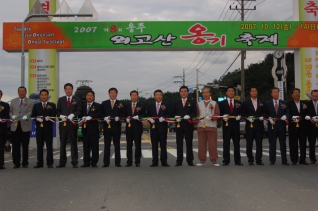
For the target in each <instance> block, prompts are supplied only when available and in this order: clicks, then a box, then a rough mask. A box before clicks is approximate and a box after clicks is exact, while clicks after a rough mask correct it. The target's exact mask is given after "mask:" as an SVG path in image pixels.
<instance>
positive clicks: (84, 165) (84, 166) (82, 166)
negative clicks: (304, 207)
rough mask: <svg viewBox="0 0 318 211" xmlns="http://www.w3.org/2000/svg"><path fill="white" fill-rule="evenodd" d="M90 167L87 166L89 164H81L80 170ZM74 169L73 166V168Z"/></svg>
mask: <svg viewBox="0 0 318 211" xmlns="http://www.w3.org/2000/svg"><path fill="white" fill-rule="evenodd" d="M90 166H91V165H89V164H83V165H81V168H86V167H90ZM73 167H74V166H73Z"/></svg>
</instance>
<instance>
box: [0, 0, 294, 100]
mask: <svg viewBox="0 0 318 211" xmlns="http://www.w3.org/2000/svg"><path fill="white" fill-rule="evenodd" d="M60 2H62V1H60ZM66 2H67V3H68V5H69V6H70V8H71V9H72V12H73V13H78V11H79V10H80V8H81V7H82V5H83V3H84V2H85V0H66ZM91 2H92V4H93V5H94V7H95V9H96V10H97V12H98V16H99V21H234V20H235V21H239V20H240V14H238V12H237V11H234V10H229V6H230V5H232V7H235V5H238V3H237V2H236V1H233V0H200V1H190V0H160V1H158V0H152V1H146V0H133V1H132V0H91ZM28 3H29V1H28V0H22V1H21V0H0V23H1V24H0V40H1V41H0V42H1V49H0V89H1V90H2V91H3V93H4V96H3V98H2V100H3V101H9V100H11V99H12V98H15V97H17V88H18V87H19V86H20V83H21V53H8V52H6V51H4V50H2V42H3V41H2V37H3V34H2V33H3V25H2V23H3V22H22V21H23V20H24V18H25V17H26V16H27V14H28ZM255 5H256V11H250V12H248V13H247V14H246V19H247V20H248V21H266V20H268V21H285V20H286V21H292V20H293V0H279V1H278V0H256V1H251V2H247V5H246V7H248V8H253V7H254V6H255ZM238 7H240V6H238ZM238 53H239V52H237V51H225V52H222V51H217V52H208V51H202V52H200V51H185V52H182V51H173V52H168V51H166V52H76V53H75V52H63V53H60V93H59V94H60V96H63V95H64V90H63V85H64V84H65V83H67V82H70V83H73V84H74V87H75V88H76V87H77V86H78V85H76V84H75V82H76V80H92V81H93V84H90V86H91V87H92V88H93V90H94V91H95V96H96V101H97V102H101V101H103V100H106V99H108V98H109V97H108V89H109V88H110V87H116V88H117V89H118V91H119V94H118V99H129V92H130V91H131V90H134V89H138V91H140V94H139V95H140V96H142V97H146V98H148V97H151V96H152V95H153V91H154V90H155V89H162V90H163V91H164V92H166V91H171V92H174V91H178V89H179V87H180V84H177V83H173V81H178V80H180V79H178V78H173V77H174V76H181V75H182V72H183V70H185V72H186V77H185V79H186V85H187V86H189V87H194V86H195V84H196V77H195V70H196V69H197V68H199V71H200V72H201V74H200V77H199V83H200V84H206V83H209V82H212V81H213V80H214V79H219V78H220V77H221V76H222V74H223V73H224V72H225V71H226V70H227V69H228V67H229V66H230V64H231V63H232V62H233V61H234V59H235V57H236V56H237V55H238ZM269 53H273V52H272V51H262V52H261V51H248V52H247V55H246V60H245V68H247V67H248V65H249V64H251V63H258V62H259V61H262V60H263V59H264V58H265V56H266V55H267V54H269ZM26 61H28V60H27V54H26ZM240 67H241V64H240V59H237V61H236V62H235V63H234V64H233V66H232V67H231V68H230V69H229V71H233V70H235V69H239V68H240ZM269 74H270V70H269ZM26 75H27V73H26ZM27 84H28V81H27V78H26V85H27Z"/></svg>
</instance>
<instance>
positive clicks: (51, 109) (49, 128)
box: [31, 102, 56, 135]
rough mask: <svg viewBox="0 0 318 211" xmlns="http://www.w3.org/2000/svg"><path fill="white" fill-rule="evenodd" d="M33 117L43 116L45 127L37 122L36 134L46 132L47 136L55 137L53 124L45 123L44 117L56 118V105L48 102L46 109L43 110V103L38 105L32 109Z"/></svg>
mask: <svg viewBox="0 0 318 211" xmlns="http://www.w3.org/2000/svg"><path fill="white" fill-rule="evenodd" d="M31 116H32V117H34V118H36V117H37V116H43V127H41V123H40V122H38V121H36V120H35V119H34V121H36V133H37V134H38V133H41V132H44V133H45V134H47V135H53V124H55V123H53V122H51V121H45V119H44V117H46V116H49V117H56V105H55V103H51V102H47V104H46V107H45V108H44V109H43V106H42V102H39V103H36V104H34V106H33V109H32V115H31ZM53 120H54V119H53Z"/></svg>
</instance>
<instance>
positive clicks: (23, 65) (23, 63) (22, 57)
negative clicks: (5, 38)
mask: <svg viewBox="0 0 318 211" xmlns="http://www.w3.org/2000/svg"><path fill="white" fill-rule="evenodd" d="M34 17H38V18H41V17H93V14H31V15H28V16H27V17H26V18H25V19H24V21H23V22H22V30H21V31H22V50H21V53H22V54H21V86H24V77H25V74H24V73H25V57H24V25H25V22H27V21H28V20H30V19H31V18H34Z"/></svg>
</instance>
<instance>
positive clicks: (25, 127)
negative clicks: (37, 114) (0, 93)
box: [10, 97, 34, 132]
mask: <svg viewBox="0 0 318 211" xmlns="http://www.w3.org/2000/svg"><path fill="white" fill-rule="evenodd" d="M33 106H34V101H33V100H31V99H30V98H24V101H23V105H22V106H21V108H20V98H19V97H17V98H14V99H12V100H11V106H10V117H12V116H17V118H22V117H23V116H25V115H26V116H28V117H31V113H32V109H33ZM20 124H21V129H22V131H23V132H29V131H31V129H32V120H30V119H27V120H21V121H20ZM16 129H17V127H16V126H15V123H12V124H11V131H16Z"/></svg>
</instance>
